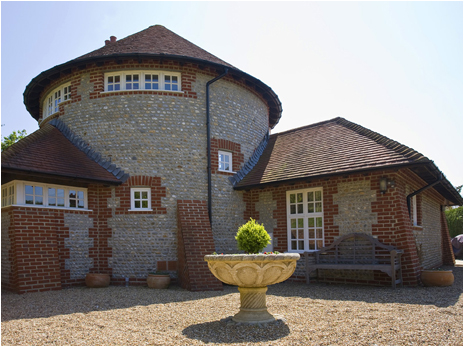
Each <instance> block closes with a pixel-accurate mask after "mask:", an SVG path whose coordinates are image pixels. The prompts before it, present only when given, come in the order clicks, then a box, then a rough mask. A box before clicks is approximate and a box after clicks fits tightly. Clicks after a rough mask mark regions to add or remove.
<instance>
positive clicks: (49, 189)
mask: <svg viewBox="0 0 464 347" xmlns="http://www.w3.org/2000/svg"><path fill="white" fill-rule="evenodd" d="M9 205H27V206H29V205H32V206H36V207H39V206H41V207H51V208H71V209H87V189H86V188H78V187H68V186H57V185H51V184H44V183H35V182H26V181H13V183H8V184H7V185H3V186H2V207H4V206H9Z"/></svg>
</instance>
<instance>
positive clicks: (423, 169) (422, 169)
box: [234, 160, 463, 206]
mask: <svg viewBox="0 0 464 347" xmlns="http://www.w3.org/2000/svg"><path fill="white" fill-rule="evenodd" d="M404 168H407V169H410V170H411V171H412V172H414V173H415V174H416V175H418V176H419V177H420V178H421V179H423V180H424V181H425V182H426V183H427V184H429V183H432V182H434V181H436V180H437V179H438V177H440V174H442V173H441V171H440V170H439V169H438V167H437V166H436V165H435V164H434V162H433V161H431V160H428V161H424V162H422V163H406V164H395V165H385V166H381V167H372V168H364V169H363V168H360V169H354V170H346V171H343V172H333V173H328V174H322V175H314V176H304V177H296V178H292V179H285V180H275V181H269V182H264V183H260V184H252V185H243V186H236V187H234V190H241V191H248V190H254V189H265V188H269V187H278V186H281V185H294V184H297V183H301V182H307V183H310V182H312V181H315V180H319V179H327V180H329V179H331V178H333V177H340V176H346V175H352V174H362V173H366V174H368V173H371V172H374V171H379V170H399V169H404ZM434 189H435V190H436V191H437V192H438V193H439V194H441V195H442V196H443V197H444V198H445V199H446V200H447V201H448V205H449V206H455V205H459V206H462V205H463V198H462V196H461V195H460V194H459V192H458V191H457V190H456V189H455V187H454V186H453V185H452V184H451V182H449V181H448V180H447V179H446V178H445V177H444V175H443V179H442V180H441V182H440V183H439V184H437V185H436V186H434Z"/></svg>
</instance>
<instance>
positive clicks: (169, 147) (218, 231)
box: [44, 65, 268, 277]
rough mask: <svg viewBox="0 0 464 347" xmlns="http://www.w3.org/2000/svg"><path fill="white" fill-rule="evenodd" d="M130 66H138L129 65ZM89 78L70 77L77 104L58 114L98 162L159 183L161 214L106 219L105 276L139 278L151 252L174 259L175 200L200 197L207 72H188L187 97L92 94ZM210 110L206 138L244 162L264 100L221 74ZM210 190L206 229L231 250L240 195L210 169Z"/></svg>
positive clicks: (262, 128) (259, 126)
mask: <svg viewBox="0 0 464 347" xmlns="http://www.w3.org/2000/svg"><path fill="white" fill-rule="evenodd" d="M131 69H138V67H137V66H135V65H134V66H133V67H131ZM140 69H143V68H140ZM97 75H98V71H97V73H96V72H95V69H93V70H92V72H91V73H90V72H86V71H83V72H82V74H81V75H76V76H74V77H73V79H74V80H76V79H78V83H74V84H75V85H76V86H77V95H78V97H80V101H77V102H71V103H66V104H65V105H64V108H63V112H62V114H61V115H60V119H61V120H62V121H63V122H64V123H66V125H67V126H68V127H69V128H70V129H71V130H72V131H73V132H74V133H75V134H76V135H78V136H80V137H81V138H82V139H83V140H84V141H85V142H86V143H88V144H89V145H90V146H91V148H92V149H94V150H95V151H98V152H99V153H100V154H101V155H102V156H103V158H104V159H107V160H111V162H112V163H113V164H115V165H116V166H117V167H119V168H121V169H122V170H124V172H126V173H128V174H129V175H131V176H135V175H137V176H151V177H161V185H162V186H163V187H165V188H166V197H164V198H162V199H161V202H162V207H163V208H166V211H167V213H166V214H165V215H151V217H148V216H147V215H137V214H134V213H131V214H127V215H118V216H117V217H116V216H113V217H112V218H110V219H109V220H108V224H109V226H110V227H111V228H112V230H113V237H112V238H111V239H110V244H109V245H110V247H112V258H110V259H109V266H110V267H111V268H112V269H113V274H114V275H115V276H118V277H130V276H136V277H140V275H142V274H143V275H144V276H146V273H147V270H148V269H153V270H155V269H154V266H155V265H154V259H153V257H152V256H150V254H151V255H152V254H153V252H154V254H158V253H160V252H161V250H163V251H165V252H166V256H167V257H168V259H162V260H176V259H177V254H176V248H177V245H176V238H175V236H176V233H177V220H176V209H177V206H176V201H177V200H187V199H195V200H202V201H205V200H207V151H206V147H207V146H206V105H205V103H206V100H205V95H206V92H205V86H206V83H207V81H209V80H211V79H212V78H214V77H215V76H211V75H207V74H202V73H200V72H198V71H197V73H195V74H192V73H191V71H190V75H193V79H192V82H191V87H192V90H191V91H190V92H189V93H190V94H196V97H195V98H192V97H184V96H183V95H182V94H179V95H178V96H177V95H161V94H149V93H147V94H134V95H124V93H123V92H121V93H118V94H115V95H106V96H104V97H95V91H97V90H98V88H101V81H102V77H101V79H100V82H99V83H100V85H97V83H96V82H95V76H97ZM101 76H103V70H101ZM190 78H191V76H190ZM59 83H60V82H57V84H59ZM44 93H45V94H46V93H47V91H45V92H44ZM90 95H93V96H92V97H90ZM102 95H104V93H102ZM102 95H100V96H102ZM76 99H78V98H76ZM210 115H211V137H212V138H216V139H226V140H229V141H233V142H235V143H238V144H240V146H241V151H242V154H243V155H244V162H246V161H247V160H248V159H249V157H250V156H251V155H252V154H253V151H254V149H255V148H256V147H257V146H258V145H259V143H260V142H261V140H262V139H263V137H264V136H265V134H266V133H267V131H268V109H267V105H266V104H265V103H264V102H263V101H262V100H261V99H260V98H259V97H258V96H257V95H255V94H254V93H252V92H251V91H250V90H248V89H247V88H245V87H243V86H241V85H239V84H237V83H234V82H232V80H228V79H227V78H224V79H221V80H218V81H217V82H215V83H214V84H212V85H211V86H210ZM212 155H217V153H212ZM116 189H117V188H116ZM212 194H213V221H212V229H213V235H214V240H215V244H216V247H217V251H218V252H234V251H236V242H235V239H234V236H235V234H236V232H237V229H238V227H239V226H240V225H241V224H243V223H244V216H243V213H244V210H245V204H244V202H243V199H242V195H243V193H241V192H236V191H234V190H233V188H232V185H231V184H230V182H229V180H228V176H226V175H221V174H215V175H213V177H212ZM147 240H148V242H147ZM158 260H161V259H158Z"/></svg>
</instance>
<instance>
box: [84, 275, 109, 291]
mask: <svg viewBox="0 0 464 347" xmlns="http://www.w3.org/2000/svg"><path fill="white" fill-rule="evenodd" d="M85 284H86V285H87V287H90V288H103V287H108V286H109V285H110V275H107V274H95V273H88V274H87V275H86V276H85Z"/></svg>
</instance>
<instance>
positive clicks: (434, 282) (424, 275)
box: [421, 269, 454, 287]
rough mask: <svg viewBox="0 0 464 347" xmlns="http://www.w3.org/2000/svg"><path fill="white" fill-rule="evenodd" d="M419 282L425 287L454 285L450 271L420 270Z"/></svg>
mask: <svg viewBox="0 0 464 347" xmlns="http://www.w3.org/2000/svg"><path fill="white" fill-rule="evenodd" d="M421 281H422V284H423V285H424V286H426V287H447V286H451V285H452V284H453V283H454V275H453V272H452V271H451V270H442V269H435V270H422V271H421Z"/></svg>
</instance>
